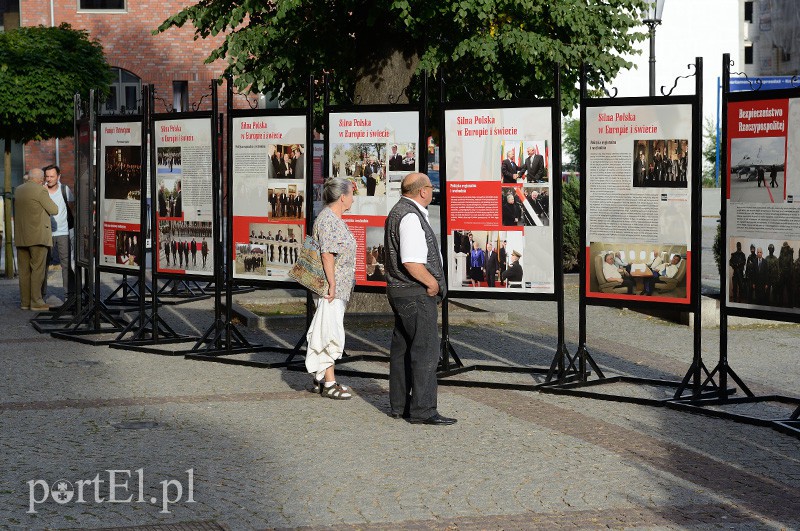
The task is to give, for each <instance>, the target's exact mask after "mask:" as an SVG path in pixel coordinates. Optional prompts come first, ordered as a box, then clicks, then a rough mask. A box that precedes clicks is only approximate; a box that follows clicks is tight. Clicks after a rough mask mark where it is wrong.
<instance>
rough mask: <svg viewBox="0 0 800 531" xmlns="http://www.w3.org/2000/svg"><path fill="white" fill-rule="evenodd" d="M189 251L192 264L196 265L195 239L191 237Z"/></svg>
mask: <svg viewBox="0 0 800 531" xmlns="http://www.w3.org/2000/svg"><path fill="white" fill-rule="evenodd" d="M189 252H190V253H192V266H196V265H197V240H195V239H194V238H192V243H190V244H189Z"/></svg>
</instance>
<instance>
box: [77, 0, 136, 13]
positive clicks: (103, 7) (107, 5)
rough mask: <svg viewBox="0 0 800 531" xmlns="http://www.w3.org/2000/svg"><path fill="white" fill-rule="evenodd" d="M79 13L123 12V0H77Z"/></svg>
mask: <svg viewBox="0 0 800 531" xmlns="http://www.w3.org/2000/svg"><path fill="white" fill-rule="evenodd" d="M78 10H79V11H125V0H78Z"/></svg>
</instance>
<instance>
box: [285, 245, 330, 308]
mask: <svg viewBox="0 0 800 531" xmlns="http://www.w3.org/2000/svg"><path fill="white" fill-rule="evenodd" d="M289 277H290V278H292V279H294V280H296V281H297V282H299V283H300V284H302V285H303V286H305V287H306V288H308V289H310V290H311V291H313V292H314V293H316V294H317V295H319V296H320V297H324V296H325V295H327V294H328V281H327V280H326V279H325V270H324V269H323V268H322V257H321V255H320V250H319V243H317V240H315V239H314V238H313V237H312V236H311V235H308V236H306V239H305V241H304V242H303V248H302V249H301V250H300V255H299V256H298V257H297V261H296V262H295V263H294V267H292V269H291V270H290V271H289Z"/></svg>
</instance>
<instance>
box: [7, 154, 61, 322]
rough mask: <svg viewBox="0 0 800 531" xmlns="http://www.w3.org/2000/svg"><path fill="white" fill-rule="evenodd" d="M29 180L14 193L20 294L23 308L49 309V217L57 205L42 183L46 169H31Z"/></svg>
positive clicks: (15, 238) (51, 238) (51, 243)
mask: <svg viewBox="0 0 800 531" xmlns="http://www.w3.org/2000/svg"><path fill="white" fill-rule="evenodd" d="M28 173H29V178H28V181H27V182H25V183H23V184H21V185H20V186H19V187H17V189H16V190H15V192H14V242H15V245H16V246H17V265H18V267H19V295H20V300H21V301H22V306H21V307H22V309H23V310H34V311H39V312H41V311H47V310H49V309H50V307H49V306H47V304H46V303H45V302H44V300H43V299H42V286H43V284H44V276H45V274H46V272H47V263H46V262H47V251H48V250H49V248H50V247H51V246H52V245H53V235H52V232H51V229H50V216H54V215H56V214H58V206H57V205H56V204H55V202H53V200H52V199H50V194H49V193H47V189H46V188H45V187H44V186H42V183H43V182H44V172H43V171H42V170H40V169H39V168H34V169H32V170H31V171H30V172H28Z"/></svg>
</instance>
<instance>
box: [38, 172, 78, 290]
mask: <svg viewBox="0 0 800 531" xmlns="http://www.w3.org/2000/svg"><path fill="white" fill-rule="evenodd" d="M43 171H44V180H45V185H46V186H47V192H48V193H49V194H50V199H52V200H53V202H54V203H55V204H56V206H57V207H58V213H57V214H56V215H54V216H51V217H50V222H51V229H52V235H53V247H55V250H56V252H57V253H58V261H59V262H60V263H61V279H62V282H63V286H64V301H65V302H66V301H67V300H68V299H69V297H70V295H71V294H72V292H73V291H74V288H75V280H74V277H75V274H74V273H73V272H72V252H71V250H72V242H71V241H70V240H71V238H70V230H71V229H72V228H73V227H74V225H75V221H74V218H73V216H72V210H71V208H70V203H74V202H75V196H74V195H73V194H72V190H70V189H69V187H68V186H67V185H65V184H61V170H60V169H59V167H58V166H56V165H55V164H51V165H50V166H47V167H45V168H44V170H43Z"/></svg>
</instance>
